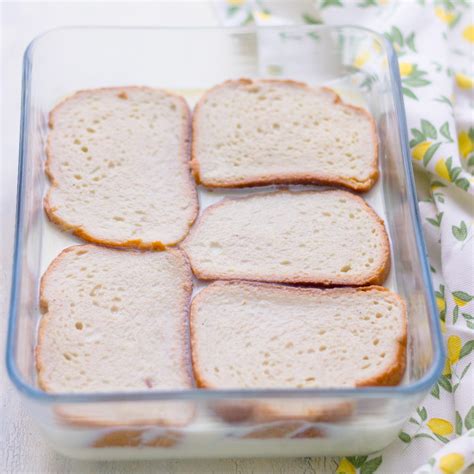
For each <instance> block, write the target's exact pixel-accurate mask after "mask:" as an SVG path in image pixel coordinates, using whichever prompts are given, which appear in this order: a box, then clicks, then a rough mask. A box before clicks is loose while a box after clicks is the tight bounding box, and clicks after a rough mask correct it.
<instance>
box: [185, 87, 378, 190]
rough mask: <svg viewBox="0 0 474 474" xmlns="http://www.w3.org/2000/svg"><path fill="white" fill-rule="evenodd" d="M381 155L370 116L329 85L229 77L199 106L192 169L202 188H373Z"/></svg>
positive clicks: (205, 96) (194, 125)
mask: <svg viewBox="0 0 474 474" xmlns="http://www.w3.org/2000/svg"><path fill="white" fill-rule="evenodd" d="M377 161H378V142H377V133H376V127H375V122H374V119H373V118H372V116H371V115H370V114H369V113H368V112H367V111H366V110H364V109H361V108H359V107H354V106H352V105H347V104H345V103H343V102H342V101H341V99H340V98H339V96H338V95H337V94H336V93H335V92H334V91H332V90H331V89H328V88H312V87H309V86H307V85H306V84H304V83H301V82H295V81H288V80H287V81H282V80H250V79H240V80H231V81H227V82H224V83H223V84H220V85H218V86H216V87H214V88H212V89H210V90H209V91H208V92H207V93H206V94H205V95H204V96H203V97H202V98H201V100H200V101H199V103H198V105H197V106H196V108H195V110H194V114H193V143H192V167H193V173H194V176H195V178H196V180H197V181H198V182H199V183H202V184H203V185H204V186H210V187H231V188H232V187H242V186H259V185H267V184H310V183H319V184H321V183H322V184H332V185H334V184H335V185H341V186H345V187H348V188H350V189H353V190H356V191H367V190H368V189H370V188H371V187H372V186H373V184H374V183H375V181H376V180H377V177H378V166H377Z"/></svg>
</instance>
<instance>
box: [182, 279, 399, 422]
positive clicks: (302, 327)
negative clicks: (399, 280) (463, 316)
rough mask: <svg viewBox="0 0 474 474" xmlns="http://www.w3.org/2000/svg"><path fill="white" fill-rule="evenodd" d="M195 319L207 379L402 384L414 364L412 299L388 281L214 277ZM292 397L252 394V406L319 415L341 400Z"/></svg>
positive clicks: (201, 380) (255, 411)
mask: <svg viewBox="0 0 474 474" xmlns="http://www.w3.org/2000/svg"><path fill="white" fill-rule="evenodd" d="M190 324H191V349H192V361H193V370H194V376H195V379H196V381H197V384H198V386H200V387H203V388H212V389H237V388H239V389H250V388H252V389H255V388H280V389H281V388H329V387H332V388H336V387H338V388H342V387H362V386H372V385H395V384H398V383H399V382H400V381H401V379H402V376H403V373H404V370H405V359H406V339H407V328H406V310H405V304H404V302H403V301H402V299H401V298H400V297H399V296H398V295H396V294H395V293H393V292H391V291H389V290H387V289H385V288H382V287H377V286H372V287H363V288H336V289H325V290H321V289H315V288H297V287H288V286H283V285H273V284H263V283H250V282H239V281H233V282H215V283H213V284H211V285H209V286H208V287H206V288H205V289H203V290H202V291H201V292H200V293H198V294H197V295H196V296H195V298H194V300H193V302H192V305H191V316H190ZM287 402H288V400H283V401H273V402H271V403H270V402H269V403H267V401H265V402H259V403H252V404H250V405H248V406H247V408H249V407H250V406H252V410H251V411H252V413H251V415H248V414H246V415H247V416H250V417H251V418H253V419H259V420H271V419H285V418H293V419H298V418H304V419H307V420H317V419H321V417H322V416H325V417H327V416H328V413H324V412H325V411H326V412H327V410H328V409H330V408H331V404H332V408H333V409H334V408H337V404H336V405H335V404H334V402H333V401H332V402H328V404H327V405H326V407H325V406H324V404H323V405H321V403H323V402H321V401H318V403H317V404H315V402H314V400H313V401H307V402H305V401H302V400H295V403H294V404H293V405H291V404H288V403H287ZM339 406H340V407H341V404H339ZM346 408H347V407H346ZM228 411H231V407H229V410H228ZM333 411H334V410H333ZM221 412H222V410H221ZM336 412H337V411H336ZM336 412H334V413H332V416H334V415H335V414H336ZM221 414H222V413H221ZM242 418H245V417H244V416H243V417H242Z"/></svg>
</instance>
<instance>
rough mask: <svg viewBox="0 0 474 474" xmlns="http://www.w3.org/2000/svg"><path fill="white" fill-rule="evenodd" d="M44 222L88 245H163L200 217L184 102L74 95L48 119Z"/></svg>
mask: <svg viewBox="0 0 474 474" xmlns="http://www.w3.org/2000/svg"><path fill="white" fill-rule="evenodd" d="M49 122H50V128H51V130H50V132H49V135H48V142H47V149H46V152H47V163H46V171H47V174H48V175H49V177H50V179H51V188H50V190H49V192H48V194H47V197H46V200H45V209H46V212H47V214H48V216H49V218H50V219H51V220H52V221H53V222H55V223H56V224H58V225H59V226H60V227H62V228H63V229H65V230H68V231H71V232H73V233H75V234H76V235H77V236H78V237H80V238H83V239H85V240H88V241H91V242H95V243H99V244H103V245H110V246H121V247H135V248H145V249H156V248H164V246H166V245H173V244H176V243H177V242H179V241H180V240H182V239H183V237H184V236H185V235H186V234H187V232H188V230H189V227H190V226H191V225H192V223H193V222H194V219H195V217H196V215H197V196H196V190H195V188H194V183H193V182H192V178H191V176H190V171H189V163H188V158H189V157H188V153H189V150H188V146H189V139H190V137H189V134H190V130H189V123H190V113H189V109H188V106H187V104H186V102H185V101H184V99H182V98H181V97H179V96H175V95H173V94H170V93H167V92H165V91H162V90H158V89H150V88H145V87H127V88H120V89H118V88H108V89H93V90H87V91H81V92H77V93H76V94H74V95H73V96H71V97H70V98H68V99H66V100H65V101H63V102H61V103H60V104H59V105H58V106H57V107H56V108H55V109H54V110H53V111H52V112H51V114H50V117H49Z"/></svg>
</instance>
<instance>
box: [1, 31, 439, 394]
mask: <svg viewBox="0 0 474 474" xmlns="http://www.w3.org/2000/svg"><path fill="white" fill-rule="evenodd" d="M347 29H352V30H358V31H360V32H363V33H365V34H367V35H368V36H372V37H374V38H376V39H377V40H378V41H379V42H380V43H382V44H383V46H384V49H385V51H384V52H385V54H386V56H387V60H388V61H387V62H388V68H389V75H390V81H391V86H392V87H391V89H392V90H391V93H392V96H393V99H394V104H395V110H396V113H397V123H398V131H399V136H400V141H401V145H402V146H401V152H402V157H403V166H404V172H405V178H406V184H407V187H406V189H407V198H408V203H409V210H410V219H411V223H412V225H413V230H414V233H415V240H416V249H417V252H418V254H419V256H420V260H421V276H422V279H423V283H424V296H425V298H426V301H427V309H428V312H429V330H430V336H431V337H430V342H431V346H432V349H433V362H432V364H431V366H430V368H429V369H428V370H427V372H426V373H425V374H424V376H423V377H422V378H421V379H419V380H417V381H416V382H414V383H411V384H407V385H400V386H389V387H360V388H304V389H218V390H216V389H201V388H191V389H183V390H162V391H154V392H103V393H48V392H45V391H42V390H40V389H39V388H37V387H35V386H33V385H30V384H29V383H28V382H27V381H26V380H24V378H23V377H22V375H21V374H20V372H19V370H18V367H17V364H16V358H15V349H16V331H17V323H18V319H19V309H18V303H19V301H18V294H19V279H20V275H21V258H20V257H21V255H22V250H23V249H22V247H21V245H20V242H21V241H22V239H23V234H24V231H25V229H24V225H23V221H24V212H23V208H24V206H23V200H24V188H25V185H24V179H25V178H24V176H25V168H26V164H27V159H26V156H27V148H28V144H27V140H26V138H25V135H26V134H25V130H26V129H27V126H28V122H29V119H30V118H29V114H28V106H29V100H30V88H31V81H30V79H31V77H30V65H31V55H32V51H33V48H34V46H35V45H36V44H37V43H38V41H39V40H41V39H42V38H43V37H46V36H48V35H50V34H52V33H57V32H61V31H64V32H68V31H71V30H85V31H87V30H128V31H130V30H132V31H135V30H163V31H222V32H226V33H228V34H248V33H257V32H258V31H262V30H267V31H268V30H290V31H291V30H293V31H298V32H300V33H301V32H303V33H305V32H317V31H322V30H332V31H335V32H337V31H339V30H347ZM407 130H408V129H407V122H406V115H405V106H404V102H403V96H402V91H401V79H400V73H399V67H398V59H397V56H396V54H395V51H394V49H393V47H392V45H391V43H390V42H389V41H388V40H387V39H386V38H385V37H384V36H383V35H381V34H379V33H377V32H374V31H372V30H370V29H368V28H364V27H360V26H353V25H338V26H331V25H284V26H265V27H260V26H247V27H222V26H195V27H183V26H181V27H178V26H168V27H167V26H164V27H161V26H143V27H136V26H68V27H59V28H54V29H51V30H48V31H45V32H44V33H41V34H40V35H38V36H37V37H35V38H34V39H33V40H32V41H31V42H30V44H29V45H28V47H27V48H26V50H25V53H24V57H23V74H22V99H21V119H20V138H19V144H20V146H19V159H18V178H17V206H16V216H15V219H16V220H15V240H14V248H13V261H12V278H11V290H10V305H9V317H8V331H7V344H6V367H7V372H8V375H9V378H10V380H11V381H12V382H13V384H14V385H15V387H16V389H17V390H18V391H19V392H20V393H23V394H24V395H26V396H27V397H28V398H30V399H34V400H36V401H40V402H46V403H48V402H49V403H91V402H93V403H100V402H133V401H171V400H193V401H198V400H205V401H207V400H219V399H262V398H290V399H295V400H296V399H305V398H314V397H318V398H342V399H345V398H355V399H360V398H397V397H400V396H407V395H416V394H421V393H423V392H424V391H427V390H428V389H429V388H430V387H431V386H432V385H433V384H434V382H435V381H436V380H437V378H438V377H439V375H440V374H441V371H442V369H443V367H444V359H445V349H444V344H443V337H442V334H441V324H440V321H439V317H438V314H437V311H436V304H435V296H434V291H433V286H432V281H431V274H430V270H429V263H428V254H427V251H426V246H425V242H424V237H423V233H422V226H421V219H420V215H419V209H418V205H417V201H416V188H415V184H414V176H413V169H412V162H411V158H410V153H409V147H408V131H407Z"/></svg>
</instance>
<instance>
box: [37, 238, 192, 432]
mask: <svg viewBox="0 0 474 474" xmlns="http://www.w3.org/2000/svg"><path fill="white" fill-rule="evenodd" d="M89 250H93V251H101V252H109V251H111V252H126V253H127V254H128V255H140V254H141V253H142V252H140V251H138V250H125V249H106V248H102V247H97V246H95V245H93V244H80V245H73V246H71V247H67V248H65V249H64V250H63V251H62V252H61V253H60V254H59V255H58V256H57V257H56V258H55V259H54V260H53V261H52V262H51V263H50V265H49V267H48V268H47V270H46V271H45V273H44V274H43V276H42V277H41V281H40V297H39V305H40V310H41V312H42V313H43V316H42V318H41V319H40V322H39V327H38V337H37V344H36V347H35V354H34V358H35V364H36V371H37V380H38V386H39V387H40V388H41V389H42V390H44V391H45V392H50V393H54V390H52V389H51V387H49V386H48V384H47V383H46V382H45V381H44V379H43V378H42V372H43V370H44V364H43V359H42V352H43V350H44V338H45V334H46V332H47V329H48V323H49V320H50V319H51V318H52V317H53V316H52V315H51V314H49V313H48V301H47V299H46V298H45V296H44V295H45V288H46V285H47V284H48V278H49V276H50V275H51V274H52V273H53V272H54V271H55V270H56V269H57V268H58V267H59V266H60V264H61V262H62V260H63V259H64V258H66V256H67V255H68V254H70V253H75V252H78V251H79V252H88V251H89ZM166 252H168V253H169V254H172V255H175V256H177V257H178V258H179V259H181V260H182V265H183V266H184V267H185V273H186V279H185V280H184V281H183V282H182V284H183V289H184V290H185V291H186V292H187V293H188V296H187V298H186V301H183V311H182V312H183V319H182V331H183V334H184V340H185V342H186V347H185V351H184V352H183V358H182V361H181V363H182V366H181V369H182V370H183V372H185V373H186V374H187V378H188V383H189V388H192V387H193V386H194V380H193V376H192V366H191V363H190V359H191V354H190V344H189V337H188V328H189V308H190V304H191V294H192V286H193V285H192V272H191V267H190V265H189V261H188V259H187V256H186V254H185V253H184V252H183V251H182V250H180V249H179V248H171V249H168V250H166ZM124 403H133V402H124ZM138 403H139V402H138ZM157 403H159V402H157ZM55 411H56V413H57V416H58V417H59V418H60V419H61V422H62V423H65V424H69V425H73V426H81V427H89V428H90V427H95V428H100V427H118V426H137V425H140V426H149V425H160V426H164V427H180V426H184V425H186V424H188V423H189V421H190V420H191V419H192V418H193V417H194V410H193V413H192V414H191V415H190V418H189V420H187V421H185V422H183V423H168V422H166V421H165V420H162V419H148V418H146V417H145V418H146V420H145V419H141V420H130V421H127V422H121V421H112V420H110V421H109V420H108V421H102V420H100V419H92V418H87V417H81V416H77V415H74V414H72V413H71V411H72V412H73V411H74V410H68V409H66V408H65V407H62V406H58V407H56V408H55ZM126 431H127V430H126Z"/></svg>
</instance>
